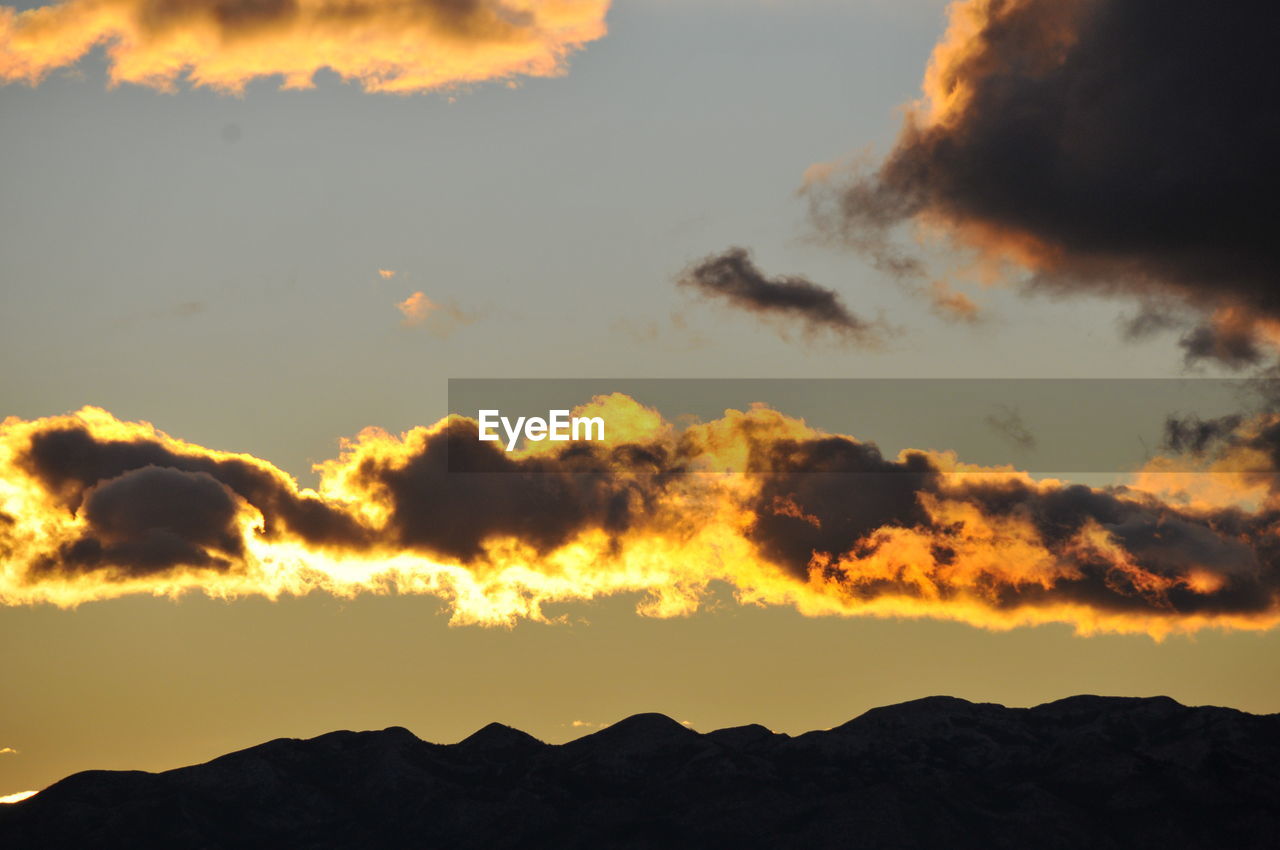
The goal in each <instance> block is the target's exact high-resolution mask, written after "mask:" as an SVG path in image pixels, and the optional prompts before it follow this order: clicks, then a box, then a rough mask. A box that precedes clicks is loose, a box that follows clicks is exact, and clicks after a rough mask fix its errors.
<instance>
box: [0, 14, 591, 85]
mask: <svg viewBox="0 0 1280 850" xmlns="http://www.w3.org/2000/svg"><path fill="white" fill-rule="evenodd" d="M608 8H609V0H474V2H466V3H458V2H453V0H345V2H341V3H335V2H332V1H331V0H261V2H244V0H178V2H155V0H63V2H60V3H54V4H51V5H48V6H39V7H36V8H34V9H29V10H26V11H18V10H16V9H14V8H13V7H0V80H4V81H6V82H17V81H20V82H26V83H30V84H32V85H35V84H37V83H39V82H40V81H41V80H42V79H44V77H45V76H47V75H48V74H49V73H50V72H51V71H54V70H56V69H58V68H64V67H67V66H70V65H73V64H75V63H76V62H77V61H79V60H80V59H81V58H83V57H84V56H85V55H86V54H87V53H89V52H90V51H91V50H93V49H94V48H95V47H99V46H103V47H105V48H106V52H107V61H108V64H109V69H110V70H109V74H110V82H111V84H112V85H118V84H120V83H136V84H139V85H145V86H151V87H153V88H157V89H161V90H164V91H171V90H173V89H175V88H176V86H177V83H178V81H179V80H181V79H183V78H184V77H185V78H186V79H188V80H189V81H190V82H191V84H192V85H195V86H208V87H210V88H213V89H217V90H219V91H224V92H239V91H241V90H243V88H244V87H245V85H246V84H247V83H249V82H250V81H251V80H254V79H256V78H259V77H272V76H280V77H283V83H282V86H283V88H287V89H301V88H309V87H311V85H312V84H313V79H314V77H315V74H316V72H318V71H320V70H322V69H326V68H327V69H330V70H332V71H334V72H336V73H337V74H338V75H340V76H341V77H342V78H343V79H345V80H349V81H354V82H358V83H360V85H361V86H362V87H363V88H364V89H365V90H366V91H376V92H395V93H411V92H422V91H428V90H431V89H437V88H442V87H448V86H456V85H462V84H466V83H474V82H481V81H485V80H494V79H510V78H513V77H516V76H521V75H523V76H535V77H547V76H554V75H557V74H560V73H563V71H564V68H565V60H566V58H567V56H568V55H569V54H570V53H572V52H573V51H574V50H577V49H579V48H581V47H582V46H583V45H585V44H586V43H588V42H590V41H594V40H596V39H599V38H601V37H603V36H604V34H605V30H606V27H605V15H606V13H607V12H608Z"/></svg>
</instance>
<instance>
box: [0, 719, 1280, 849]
mask: <svg viewBox="0 0 1280 850" xmlns="http://www.w3.org/2000/svg"><path fill="white" fill-rule="evenodd" d="M1278 835H1280V714H1270V715H1254V714H1249V713H1246V712H1242V711H1238V710H1236V709H1230V708H1220V707H1216V706H1199V707H1188V706H1183V705H1181V704H1179V703H1177V702H1176V701H1174V700H1172V699H1170V698H1168V697H1100V696H1092V695H1081V696H1076V697H1068V698H1065V699H1062V700H1057V701H1054V702H1050V703H1045V704H1043V705H1039V706H1035V707H1031V708H1006V707H1004V706H1001V705H999V704H996V703H973V702H969V701H966V700H961V699H957V698H954V697H925V698H922V699H918V700H912V701H910V702H905V703H899V704H897V705H891V706H884V707H880V708H873V709H871V710H869V711H866V712H864V713H862V714H860V715H858V716H857V717H854V718H852V719H851V720H849V721H847V722H845V723H843V724H840V725H839V726H835V727H832V728H830V729H827V730H814V731H810V732H805V733H802V734H799V735H795V736H792V735H787V734H785V733H778V732H773V731H772V730H769V729H767V728H765V727H763V726H759V725H758V724H748V725H745V726H738V727H730V728H726V729H718V730H713V731H711V732H706V733H699V732H696V731H694V730H692V729H689V728H687V727H686V726H684V725H682V724H680V723H678V722H677V721H675V720H673V719H671V718H669V717H666V716H665V715H661V714H654V713H645V714H636V715H632V716H630V717H627V718H624V719H623V720H621V721H619V722H618V723H615V724H613V725H611V726H608V727H606V728H604V729H600V730H597V731H594V732H592V733H590V734H587V735H584V736H582V737H580V738H576V739H574V740H571V741H568V742H565V743H562V744H548V743H545V742H543V741H540V740H538V739H537V738H535V737H533V736H531V735H529V734H527V733H525V732H522V731H520V730H518V729H515V728H513V727H510V726H505V725H503V724H500V723H490V724H487V725H485V726H483V727H481V728H480V729H478V730H477V731H476V732H474V733H473V734H471V735H469V736H467V737H466V738H464V739H463V740H461V741H459V742H457V743H454V744H439V743H431V742H427V741H423V740H421V739H419V738H418V737H417V736H415V735H414V734H413V733H412V732H410V731H409V730H408V729H405V728H404V727H399V726H392V727H388V728H387V729H383V730H377V731H366V732H351V731H336V732H330V733H327V734H324V735H320V736H317V737H315V738H310V739H297V738H277V739H274V740H271V741H267V742H265V743H262V744H259V745H256V746H253V747H248V748H246V749H243V750H238V751H235V752H231V753H227V754H225V755H222V756H219V757H217V758H214V759H212V760H210V761H208V762H204V763H203V764H197V765H189V766H185V767H179V768H175V769H173V770H167V771H163V772H160V773H147V772H143V771H83V772H80V773H76V774H72V775H71V776H68V777H66V778H65V779H62V780H60V781H59V782H56V783H54V784H53V785H51V786H49V787H48V788H46V789H45V790H44V791H42V792H40V793H39V794H37V795H35V796H34V797H31V798H29V799H27V800H24V801H22V802H20V803H16V804H11V805H8V806H4V807H0V845H2V846H5V847H27V846H31V847H83V846H95V847H185V846H190V847H202V848H222V847H273V846H290V847H316V848H339V847H373V848H378V847H387V848H399V847H451V848H452V847H485V848H488V847H543V846H548V847H549V846H555V847H583V848H586V847H628V848H644V847H717V846H735V847H791V846H795V847H848V846H868V847H882V846H884V847H938V846H948V847H958V848H964V847H984V848H988V847H995V848H1000V847H1010V848H1014V847H1028V846H1035V847H1044V848H1056V847H1062V848H1068V847H1080V846H1085V845H1089V846H1090V847H1091V850H1100V849H1101V848H1111V847H1115V848H1121V847H1124V848H1130V847H1136V848H1143V847H1151V848H1156V847H1159V848H1165V849H1166V850H1167V848H1182V847H1187V848H1201V847H1203V848H1210V847H1213V848H1217V847H1224V846H1231V847H1234V848H1251V847H1274V846H1276V836H1278Z"/></svg>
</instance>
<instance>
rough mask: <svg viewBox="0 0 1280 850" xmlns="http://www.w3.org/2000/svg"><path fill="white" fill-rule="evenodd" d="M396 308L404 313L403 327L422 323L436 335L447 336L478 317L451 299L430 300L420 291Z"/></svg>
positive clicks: (398, 304) (399, 303)
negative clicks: (442, 300) (443, 300)
mask: <svg viewBox="0 0 1280 850" xmlns="http://www.w3.org/2000/svg"><path fill="white" fill-rule="evenodd" d="M396 309H397V310H399V311H400V312H401V313H402V314H403V315H404V319H403V320H402V321H401V324H403V325H404V326H405V327H416V326H419V325H422V326H425V327H426V328H427V330H429V331H431V332H432V333H434V334H436V335H438V336H448V335H449V334H451V333H453V332H454V331H455V330H457V329H458V328H459V327H461V326H463V325H469V324H471V323H472V322H474V321H476V319H478V318H479V316H478V315H477V314H475V313H469V312H467V311H465V310H463V309H462V308H461V307H459V306H458V305H457V304H456V303H454V302H453V301H445V302H437V301H432V300H431V299H430V298H428V297H427V295H426V293H424V292H422V291H418V292H415V293H413V294H412V295H410V296H409V297H408V298H406V299H405V300H403V301H400V302H398V303H397V304H396Z"/></svg>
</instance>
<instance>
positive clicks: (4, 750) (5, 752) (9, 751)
mask: <svg viewBox="0 0 1280 850" xmlns="http://www.w3.org/2000/svg"><path fill="white" fill-rule="evenodd" d="M17 754H18V751H17V750H15V749H14V748H13V747H0V756H16V755H17Z"/></svg>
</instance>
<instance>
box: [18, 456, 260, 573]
mask: <svg viewBox="0 0 1280 850" xmlns="http://www.w3.org/2000/svg"><path fill="white" fill-rule="evenodd" d="M79 513H80V515H81V516H82V517H84V519H85V520H86V521H87V523H88V530H87V531H86V533H85V534H84V535H82V536H81V537H80V538H79V539H78V540H75V541H73V542H70V543H67V544H64V545H62V546H61V547H60V549H59V552H58V557H56V558H48V559H45V560H43V561H40V562H38V563H37V564H36V565H35V571H36V573H37V574H42V573H48V572H51V571H58V572H64V573H73V572H83V571H88V570H109V571H111V572H112V573H113V574H114V575H115V577H117V578H136V577H140V576H146V575H150V574H153V573H157V572H164V571H166V570H170V569H173V568H178V567H188V568H202V569H216V570H226V569H228V568H230V567H231V566H232V563H233V560H234V559H238V558H239V557H240V556H241V555H243V554H244V538H243V537H242V536H241V532H240V529H239V528H238V527H237V526H236V524H235V519H236V500H235V496H234V495H233V494H232V493H231V491H230V490H228V489H227V488H226V487H225V486H224V485H222V484H221V483H219V482H218V481H217V480H215V479H214V478H213V477H212V476H210V475H208V474H207V473H204V472H184V471H182V470H178V469H170V468H164V467H157V466H146V467H143V468H141V469H134V470H130V471H128V472H125V473H123V474H122V475H119V476H117V477H115V478H112V479H109V480H107V481H103V482H101V483H99V484H96V485H95V486H93V487H91V488H89V489H88V490H87V491H86V492H85V494H84V501H83V504H82V507H81V509H80V511H79Z"/></svg>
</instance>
